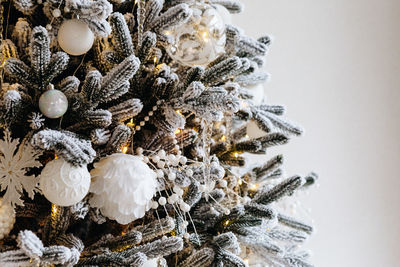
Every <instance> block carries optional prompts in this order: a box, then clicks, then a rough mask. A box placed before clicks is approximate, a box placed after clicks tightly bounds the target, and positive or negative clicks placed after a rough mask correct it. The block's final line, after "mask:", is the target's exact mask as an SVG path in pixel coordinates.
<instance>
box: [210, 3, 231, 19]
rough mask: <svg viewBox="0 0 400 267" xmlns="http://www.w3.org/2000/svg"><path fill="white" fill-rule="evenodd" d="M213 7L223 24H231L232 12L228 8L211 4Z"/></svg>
mask: <svg viewBox="0 0 400 267" xmlns="http://www.w3.org/2000/svg"><path fill="white" fill-rule="evenodd" d="M213 7H214V8H215V9H216V10H217V11H218V14H219V15H220V16H221V18H222V20H223V21H224V22H225V24H232V14H231V13H230V12H229V11H228V9H226V7H224V6H222V5H219V4H213Z"/></svg>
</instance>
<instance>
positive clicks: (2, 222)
mask: <svg viewBox="0 0 400 267" xmlns="http://www.w3.org/2000/svg"><path fill="white" fill-rule="evenodd" d="M14 223H15V212H14V209H13V208H12V207H11V206H10V205H8V204H3V203H2V199H1V198H0V240H1V239H3V238H4V237H6V236H7V235H8V234H9V233H10V232H11V230H12V229H13V227H14Z"/></svg>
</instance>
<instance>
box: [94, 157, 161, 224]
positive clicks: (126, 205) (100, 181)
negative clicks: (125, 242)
mask: <svg viewBox="0 0 400 267" xmlns="http://www.w3.org/2000/svg"><path fill="white" fill-rule="evenodd" d="M90 174H91V175H92V184H91V186H90V192H91V193H93V197H92V198H91V199H90V200H89V203H90V205H91V206H92V207H95V208H99V209H100V211H101V213H102V214H103V215H104V216H106V217H108V218H109V219H113V220H116V221H117V222H118V223H120V224H127V223H130V222H132V221H134V220H136V219H139V218H142V217H143V216H144V214H145V213H146V211H148V210H149V209H150V208H151V207H152V198H153V196H154V195H155V193H156V188H157V174H156V173H155V172H154V171H153V170H152V169H150V168H149V166H148V165H147V164H146V163H144V162H143V160H142V158H141V157H139V156H133V155H129V154H123V153H115V154H112V155H110V156H107V157H105V158H103V159H101V160H100V161H99V162H97V163H95V164H94V169H93V170H92V171H91V172H90Z"/></svg>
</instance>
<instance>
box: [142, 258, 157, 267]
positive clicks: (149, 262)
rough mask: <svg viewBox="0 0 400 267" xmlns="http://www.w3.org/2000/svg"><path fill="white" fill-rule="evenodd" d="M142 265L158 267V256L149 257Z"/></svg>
mask: <svg viewBox="0 0 400 267" xmlns="http://www.w3.org/2000/svg"><path fill="white" fill-rule="evenodd" d="M142 267H158V258H154V259H147V260H146V261H145V262H144V264H143V265H142Z"/></svg>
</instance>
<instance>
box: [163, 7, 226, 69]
mask: <svg viewBox="0 0 400 267" xmlns="http://www.w3.org/2000/svg"><path fill="white" fill-rule="evenodd" d="M189 6H190V8H191V9H192V11H193V12H192V15H191V17H190V18H189V20H188V21H187V22H185V23H183V24H181V25H179V26H177V27H174V28H173V29H171V30H168V31H166V32H165V34H166V35H167V36H169V37H170V38H171V45H169V46H168V47H167V52H168V54H169V55H170V56H171V58H172V59H174V60H175V61H177V62H178V63H180V64H182V65H185V66H196V65H202V66H205V65H207V64H208V63H210V62H212V61H213V60H215V59H216V58H217V57H218V56H219V55H221V54H222V53H224V52H225V41H226V35H225V23H224V20H223V19H222V18H221V16H220V14H219V13H218V11H217V10H216V9H215V8H214V7H212V6H211V5H209V4H205V3H200V2H194V3H192V4H190V5H189Z"/></svg>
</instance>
